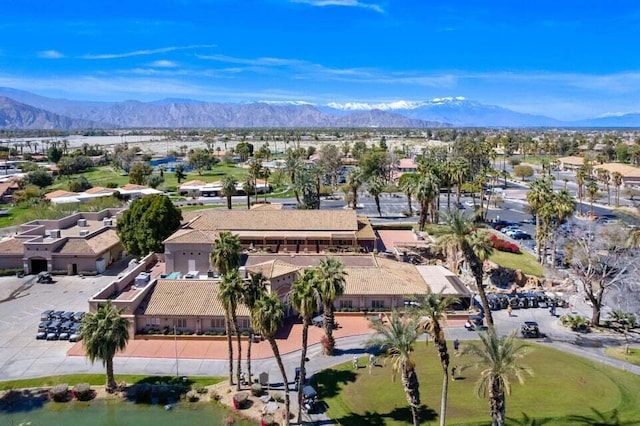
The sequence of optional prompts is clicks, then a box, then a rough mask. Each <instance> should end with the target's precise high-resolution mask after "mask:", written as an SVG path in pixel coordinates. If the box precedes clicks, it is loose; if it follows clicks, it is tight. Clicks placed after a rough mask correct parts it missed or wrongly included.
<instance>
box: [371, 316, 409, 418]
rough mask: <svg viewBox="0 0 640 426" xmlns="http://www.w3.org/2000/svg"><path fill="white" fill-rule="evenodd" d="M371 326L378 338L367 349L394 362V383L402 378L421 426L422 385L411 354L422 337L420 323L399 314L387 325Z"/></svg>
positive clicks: (379, 322)
mask: <svg viewBox="0 0 640 426" xmlns="http://www.w3.org/2000/svg"><path fill="white" fill-rule="evenodd" d="M372 325H373V328H374V329H375V331H376V334H375V335H374V337H373V338H371V340H369V342H368V344H367V345H368V346H370V347H380V348H381V349H383V350H385V351H386V353H387V356H388V357H389V360H390V361H391V372H392V379H394V380H395V378H396V376H397V375H398V374H400V378H401V380H402V386H403V388H404V393H405V394H406V396H407V402H408V403H409V408H410V410H411V417H412V420H413V425H414V426H417V425H419V424H420V415H419V414H420V413H419V409H420V382H419V381H418V374H417V373H416V365H415V362H414V361H413V359H412V357H411V353H412V352H413V347H414V346H415V343H416V341H417V340H418V337H420V334H421V332H420V331H419V329H420V327H418V322H417V320H416V319H415V318H410V317H404V318H401V317H400V315H398V313H397V312H393V313H392V314H391V318H390V319H389V322H388V324H387V323H383V322H382V321H377V322H374V323H372Z"/></svg>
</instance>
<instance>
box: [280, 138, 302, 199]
mask: <svg viewBox="0 0 640 426" xmlns="http://www.w3.org/2000/svg"><path fill="white" fill-rule="evenodd" d="M300 167H301V165H300V158H299V157H298V153H297V152H296V151H294V150H291V149H289V150H287V157H286V159H285V163H284V172H285V173H287V174H288V175H289V179H290V180H291V187H292V188H293V192H294V194H295V195H296V201H297V203H298V204H300V195H299V194H298V190H297V189H296V174H297V173H298V172H299V171H300Z"/></svg>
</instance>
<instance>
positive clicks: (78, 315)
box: [73, 312, 85, 322]
mask: <svg viewBox="0 0 640 426" xmlns="http://www.w3.org/2000/svg"><path fill="white" fill-rule="evenodd" d="M84 314H85V313H84V312H74V314H73V320H74V321H77V322H80V321H82V318H84Z"/></svg>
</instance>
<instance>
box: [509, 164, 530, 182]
mask: <svg viewBox="0 0 640 426" xmlns="http://www.w3.org/2000/svg"><path fill="white" fill-rule="evenodd" d="M513 175H514V176H516V177H519V178H522V181H524V180H525V179H526V178H529V177H531V176H533V167H531V166H529V165H527V164H519V165H517V166H515V167H514V168H513Z"/></svg>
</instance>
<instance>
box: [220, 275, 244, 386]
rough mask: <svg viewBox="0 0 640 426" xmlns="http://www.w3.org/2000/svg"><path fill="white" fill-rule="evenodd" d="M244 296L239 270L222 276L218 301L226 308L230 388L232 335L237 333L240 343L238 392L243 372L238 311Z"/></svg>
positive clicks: (230, 381)
mask: <svg viewBox="0 0 640 426" xmlns="http://www.w3.org/2000/svg"><path fill="white" fill-rule="evenodd" d="M242 294H243V286H242V278H240V275H239V274H238V270H237V269H234V270H231V271H228V272H226V273H225V274H224V275H222V281H221V282H220V290H219V291H218V300H219V301H220V302H222V306H223V307H224V323H225V328H226V331H227V344H228V355H229V386H233V345H232V344H231V335H232V334H233V333H235V335H236V340H237V343H238V364H237V370H236V389H237V390H240V374H241V372H242V343H241V337H240V330H239V329H238V316H237V314H236V311H237V309H238V304H239V303H240V301H241V300H242Z"/></svg>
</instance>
